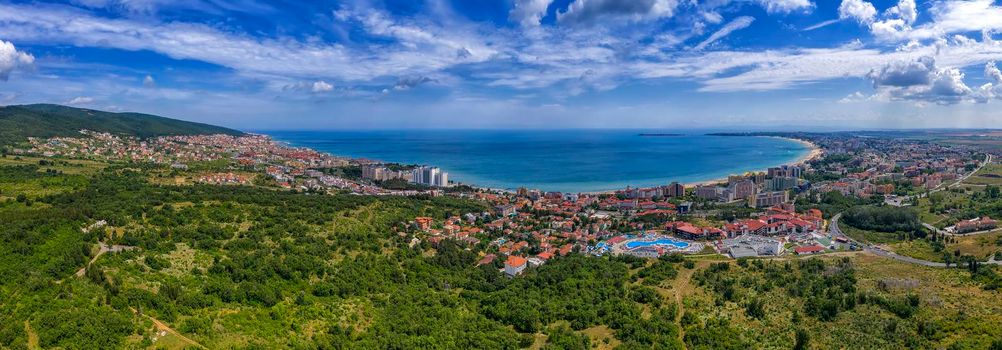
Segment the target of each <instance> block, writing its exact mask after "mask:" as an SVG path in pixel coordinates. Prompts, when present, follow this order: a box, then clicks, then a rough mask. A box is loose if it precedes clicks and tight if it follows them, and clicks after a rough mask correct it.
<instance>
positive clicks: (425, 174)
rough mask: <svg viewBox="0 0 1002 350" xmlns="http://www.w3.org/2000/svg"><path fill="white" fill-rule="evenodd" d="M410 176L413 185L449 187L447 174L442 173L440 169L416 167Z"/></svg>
mask: <svg viewBox="0 0 1002 350" xmlns="http://www.w3.org/2000/svg"><path fill="white" fill-rule="evenodd" d="M411 174H412V177H413V181H414V183H418V184H422V185H428V186H436V187H448V186H449V173H447V172H444V171H442V169H439V168H437V167H430V166H423V167H418V168H415V169H414V170H413V171H412V173H411Z"/></svg>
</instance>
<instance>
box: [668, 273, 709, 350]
mask: <svg viewBox="0 0 1002 350" xmlns="http://www.w3.org/2000/svg"><path fill="white" fill-rule="evenodd" d="M706 265H709V263H708V262H703V261H699V262H696V266H695V267H694V268H691V269H686V268H683V269H681V273H680V274H679V276H678V278H676V279H675V284H674V285H673V286H672V292H674V293H675V305H677V306H678V312H677V313H676V315H675V324H677V325H678V341H680V342H683V344H684V342H685V330H684V329H682V314H684V313H685V302H684V298H685V296H686V295H691V294H692V292H693V286H692V275H693V274H695V273H696V270H698V269H701V268H705V267H706Z"/></svg>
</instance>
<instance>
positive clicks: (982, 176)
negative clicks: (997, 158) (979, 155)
mask: <svg viewBox="0 0 1002 350" xmlns="http://www.w3.org/2000/svg"><path fill="white" fill-rule="evenodd" d="M964 183H965V184H972V185H1002V164H988V165H985V166H984V167H983V168H981V170H978V172H977V173H975V174H974V175H971V177H969V178H967V180H964Z"/></svg>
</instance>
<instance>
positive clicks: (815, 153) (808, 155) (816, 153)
mask: <svg viewBox="0 0 1002 350" xmlns="http://www.w3.org/2000/svg"><path fill="white" fill-rule="evenodd" d="M261 135H265V136H267V137H269V138H270V139H272V140H273V141H275V142H277V143H281V144H284V145H285V146H286V147H292V148H306V149H310V150H314V151H317V152H321V153H325V154H329V155H332V156H336V157H345V158H350V159H359V158H355V157H351V156H345V155H339V154H335V153H332V152H329V151H324V150H318V149H315V148H313V147H311V146H306V145H296V144H295V143H294V142H290V141H288V140H282V139H279V138H277V137H276V135H272V134H270V133H261ZM747 136H750V137H770V138H774V139H785V140H788V141H793V142H797V143H799V144H801V145H803V146H804V147H805V148H807V152H805V153H804V154H803V155H801V156H800V157H799V158H797V159H795V160H793V161H789V162H785V163H782V164H780V165H770V166H769V167H773V166H781V165H801V164H804V163H807V162H808V161H810V160H812V159H816V158H818V157H820V156H821V155H822V153H823V151H822V149H821V148H819V147H818V146H817V145H815V144H814V143H812V142H809V141H806V140H801V139H796V138H792V137H782V136H765V135H747ZM766 169H767V168H758V169H754V168H753V169H750V170H747V171H743V172H741V173H742V174H743V173H747V172H761V171H765V170H766ZM735 174H738V173H732V174H728V175H718V176H721V177H718V178H712V179H709V180H703V181H694V182H682V184H683V185H685V186H686V187H694V186H697V185H716V184H720V183H726V182H727V177H728V176H730V175H735ZM665 180H667V181H670V180H671V179H670V178H665ZM455 184H456V185H466V186H470V187H474V188H477V189H482V190H488V191H504V192H513V191H515V189H514V188H509V189H504V188H497V187H492V186H489V185H488V186H484V185H478V184H476V183H467V182H456V183H455ZM626 185H629V184H626ZM626 185H624V186H626ZM652 186H654V185H652ZM524 187H525V188H532V187H530V186H524ZM603 187H604V186H603ZM630 187H643V186H630ZM624 188H626V187H621V188H614V189H604V190H592V191H574V190H569V191H562V192H566V193H578V194H589V195H601V194H614V193H615V192H616V191H619V190H622V189H624Z"/></svg>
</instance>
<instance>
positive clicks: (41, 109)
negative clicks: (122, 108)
mask: <svg viewBox="0 0 1002 350" xmlns="http://www.w3.org/2000/svg"><path fill="white" fill-rule="evenodd" d="M81 129H88V130H93V131H99V132H107V133H112V134H116V135H119V136H135V137H140V138H146V137H153V136H163V135H200V134H228V135H241V134H243V133H242V132H240V131H237V130H233V129H227V128H223V127H219V126H213V125H208V124H202V123H194V122H187V121H182V120H176V119H170V118H164V117H160V116H155V115H149V114H142V113H112V112H103V111H97V110H92V109H83V108H74V107H67V106H60V105H52V104H34V105H17V106H6V107H0V145H6V144H10V143H14V142H21V141H24V140H25V139H26V138H27V137H54V136H76V135H79V133H78V132H79V131H80V130H81Z"/></svg>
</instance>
